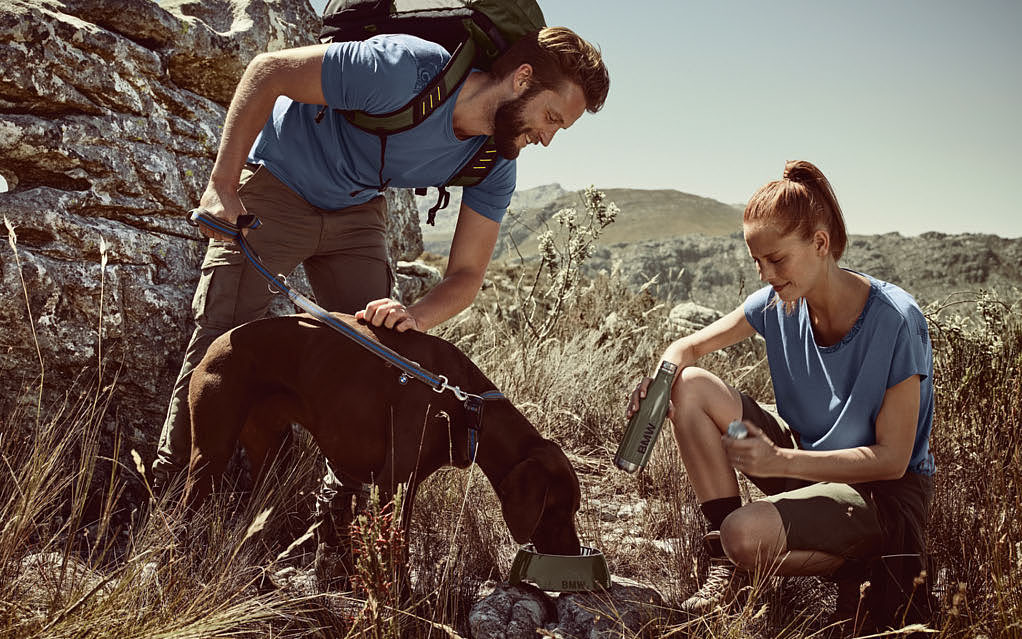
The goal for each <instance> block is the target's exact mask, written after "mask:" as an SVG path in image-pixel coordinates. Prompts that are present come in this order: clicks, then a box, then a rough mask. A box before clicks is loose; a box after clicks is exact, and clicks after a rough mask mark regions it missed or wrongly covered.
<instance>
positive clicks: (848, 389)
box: [745, 276, 934, 475]
mask: <svg viewBox="0 0 1022 639" xmlns="http://www.w3.org/2000/svg"><path fill="white" fill-rule="evenodd" d="M867 277H868V276H867ZM869 281H870V291H869V297H868V298H867V300H866V306H865V307H864V308H863V309H862V314H861V315H860V316H859V319H858V320H857V321H856V322H855V325H854V326H853V327H852V329H851V330H850V331H849V332H848V334H847V335H845V336H844V338H843V339H842V340H841V341H840V342H838V343H837V344H834V345H832V346H818V345H817V344H816V341H815V340H814V338H813V331H812V327H811V325H810V321H809V309H808V306H807V305H806V304H805V302H804V301H803V302H802V303H800V304H799V305H798V308H797V309H796V310H795V311H794V312H793V313H792V314H791V315H788V314H787V313H785V311H784V304H783V302H781V301H780V300H778V302H777V304H776V305H774V306H772V307H771V306H770V304H771V302H772V300H773V299H774V296H775V295H776V293H775V292H774V290H773V289H772V288H771V287H769V286H766V287H764V288H762V289H760V290H758V291H756V292H755V293H753V294H752V295H750V296H749V297H748V298H747V299H746V300H745V317H746V318H747V319H748V320H749V323H750V324H752V326H753V328H755V329H756V332H758V333H759V334H760V335H762V336H763V338H764V339H765V340H766V347H767V361H768V362H769V364H770V377H771V379H772V381H773V385H774V396H775V397H776V399H777V412H778V413H779V414H780V416H781V417H783V418H784V420H785V421H786V422H788V425H789V426H791V428H792V429H793V430H795V431H797V432H798V434H799V436H800V437H801V445H802V447H803V448H805V449H806V450H838V449H843V448H855V447H858V446H871V445H873V444H876V418H877V414H878V413H879V412H880V406H881V405H882V404H883V401H884V394H885V393H886V392H887V389H888V388H891V387H892V386H894V385H896V384H898V383H900V382H903V381H905V380H906V379H908V378H909V377H911V376H912V375H919V376H920V379H921V382H920V387H919V420H918V422H917V424H916V437H915V443H914V444H913V447H912V459H911V460H910V461H909V465H908V470H910V471H912V472H915V473H919V474H922V475H933V473H934V463H933V456H932V455H931V454H930V448H929V440H930V430H931V429H932V427H933V349H932V346H931V344H930V336H929V331H927V328H926V318H925V317H923V314H922V312H921V311H920V310H919V306H918V305H917V304H916V302H915V300H914V299H913V298H912V296H911V295H909V294H908V293H906V292H905V291H903V290H902V289H900V288H898V287H897V286H895V285H893V284H889V283H887V282H883V281H880V280H878V279H875V278H873V277H869Z"/></svg>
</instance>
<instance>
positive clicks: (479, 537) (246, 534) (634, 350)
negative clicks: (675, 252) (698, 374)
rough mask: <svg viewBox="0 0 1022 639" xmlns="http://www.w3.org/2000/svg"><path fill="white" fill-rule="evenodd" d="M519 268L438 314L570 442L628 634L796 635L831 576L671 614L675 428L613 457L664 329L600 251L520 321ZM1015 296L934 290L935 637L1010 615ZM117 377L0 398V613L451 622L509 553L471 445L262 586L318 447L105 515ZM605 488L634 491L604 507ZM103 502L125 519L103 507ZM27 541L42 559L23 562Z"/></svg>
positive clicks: (741, 360)
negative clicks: (186, 516) (196, 506)
mask: <svg viewBox="0 0 1022 639" xmlns="http://www.w3.org/2000/svg"><path fill="white" fill-rule="evenodd" d="M520 279H521V278H520V277H519V272H518V270H517V268H516V267H508V266H501V265H495V266H494V267H493V269H492V270H491V283H490V284H489V285H488V286H487V287H486V288H485V290H484V291H483V293H482V295H481V296H480V299H479V301H478V303H477V304H476V305H475V306H474V307H473V309H472V310H470V311H467V312H466V313H463V314H462V315H460V316H459V317H458V318H456V319H455V320H454V321H452V322H449V323H448V324H447V325H446V326H445V327H444V328H443V329H442V331H441V335H442V336H443V337H445V338H447V339H449V340H450V341H452V342H454V343H455V344H457V345H458V346H460V347H461V348H462V349H463V350H464V351H465V352H466V353H467V354H468V355H469V356H470V357H472V358H473V359H474V360H475V361H476V362H477V363H478V365H479V366H480V368H482V369H483V370H484V371H486V372H487V373H488V374H489V375H490V376H491V378H492V379H493V380H494V381H495V382H496V383H497V384H498V386H499V387H501V388H502V389H503V390H504V391H505V393H506V394H507V395H508V397H509V398H510V399H511V400H512V401H514V402H515V404H516V405H517V406H518V407H519V408H520V409H521V410H522V411H523V413H525V415H526V416H527V417H529V418H530V419H531V420H532V421H533V423H534V424H535V425H536V426H537V428H539V430H540V431H541V432H543V433H544V434H545V435H546V436H548V437H551V438H553V439H555V440H556V441H558V442H559V443H560V444H561V445H562V446H563V447H564V448H565V449H566V450H567V451H568V452H569V455H570V456H571V458H572V459H573V461H574V462H575V464H576V467H577V469H578V471H579V476H580V479H581V482H582V490H583V509H582V511H581V513H580V516H579V521H578V523H579V528H580V534H581V536H582V537H583V541H584V543H586V544H587V545H593V546H596V547H598V548H601V549H602V550H603V551H604V552H605V554H606V555H607V556H608V560H609V563H610V567H611V570H612V572H613V573H615V574H617V575H621V576H625V577H630V578H633V579H636V580H638V581H641V582H644V583H649V584H652V585H655V586H657V587H658V588H659V589H660V590H661V592H662V593H663V594H664V595H665V597H666V601H667V606H666V607H665V608H664V609H663V610H662V611H661V614H660V615H659V616H658V617H657V618H655V619H653V620H651V621H650V623H649V624H648V625H647V626H646V627H645V628H644V630H643V631H642V632H641V633H640V635H639V636H644V637H655V636H664V635H671V636H699V637H739V636H754V637H799V636H811V635H812V633H813V632H814V631H815V630H816V629H817V628H818V627H819V624H818V622H817V621H816V620H815V619H814V616H816V615H819V614H820V613H825V612H826V610H825V609H826V606H827V605H829V601H828V600H829V597H831V596H832V594H833V593H832V592H831V591H829V590H827V587H826V586H824V585H823V584H821V583H820V582H819V581H818V580H816V579H809V578H803V579H788V580H783V581H782V580H779V579H775V578H765V579H762V580H761V581H762V582H763V583H762V587H761V588H759V591H758V594H757V596H755V597H753V598H751V599H750V601H749V603H748V605H747V606H746V607H745V608H744V609H742V610H739V611H736V612H734V613H732V614H730V615H723V614H720V615H711V616H709V617H707V618H704V619H701V620H698V621H697V622H689V623H688V625H685V624H682V623H681V622H679V620H678V615H676V614H675V611H674V608H675V607H676V606H677V604H678V603H679V602H680V601H681V600H682V599H683V598H684V597H685V596H686V595H687V594H688V593H689V592H691V590H693V589H694V588H695V587H696V585H697V583H698V577H697V575H700V574H701V570H702V569H703V568H704V567H703V566H701V565H700V562H702V561H703V558H702V555H701V553H700V551H699V549H698V548H699V547H698V542H699V538H700V536H701V535H702V533H703V523H702V520H701V517H700V516H699V515H698V507H697V505H696V503H695V500H694V496H693V494H692V492H691V489H690V488H689V487H688V485H687V482H686V481H685V476H684V471H683V469H682V468H681V466H680V462H679V460H678V457H677V454H676V452H675V450H674V444H673V440H672V436H671V434H670V433H669V432H668V431H665V432H664V435H663V436H662V437H661V443H659V444H658V445H657V449H656V452H655V454H654V456H653V459H652V462H651V464H650V466H649V467H648V468H647V470H646V471H645V472H643V473H641V474H639V475H638V476H633V475H627V474H625V473H621V472H620V471H617V470H616V469H614V468H613V466H612V464H611V462H610V458H611V456H612V454H613V451H614V449H615V447H616V445H617V439H618V437H619V435H620V434H621V431H622V429H623V426H624V423H623V415H622V411H623V407H624V403H625V398H626V396H627V393H628V392H629V390H630V389H631V387H632V386H633V385H634V382H635V380H636V379H637V377H639V376H640V375H642V374H645V373H647V372H649V371H650V370H651V369H652V368H653V366H655V365H656V363H657V362H656V361H655V360H656V358H657V356H658V354H659V353H660V352H661V351H662V349H663V348H664V346H665V345H666V344H667V343H668V341H669V340H670V339H673V338H674V337H676V330H675V329H672V328H671V327H670V326H669V324H668V320H667V315H668V310H669V309H668V308H666V306H664V305H663V304H661V303H660V302H658V300H657V298H656V295H655V293H656V290H655V287H652V288H650V289H649V290H646V291H644V292H642V293H639V294H635V293H631V292H629V291H627V290H626V289H625V288H624V286H623V285H622V284H621V282H620V280H619V279H618V278H617V277H616V276H615V275H614V274H608V275H606V276H601V277H599V278H597V279H596V280H592V281H587V282H583V283H582V284H581V288H580V289H579V290H578V292H577V294H576V295H575V298H574V300H573V301H572V303H571V304H569V305H567V306H566V307H564V308H562V310H561V313H562V317H561V319H560V320H559V321H558V322H557V323H556V325H555V326H554V328H553V329H552V330H551V331H550V333H549V334H548V335H547V336H546V337H545V339H543V340H542V341H539V342H535V341H533V340H530V339H529V338H528V334H527V332H526V331H523V330H522V326H521V325H520V322H519V320H517V319H516V317H517V316H516V315H515V313H514V312H513V309H511V308H510V307H511V306H512V301H513V299H514V294H513V287H514V286H515V285H516V282H518V281H519V280H520ZM1020 303H1022V300H1019V299H1015V300H1011V301H1007V302H1006V301H1001V300H996V299H993V298H991V297H990V296H979V297H977V298H976V299H973V300H972V301H970V302H969V304H968V306H969V308H971V309H973V310H976V311H978V312H977V313H974V314H973V315H974V316H975V319H973V320H970V321H965V320H961V319H960V318H956V317H953V316H951V315H950V314H949V313H950V311H954V310H956V309H955V308H952V309H943V310H941V309H930V314H929V319H930V322H931V329H932V334H933V338H934V344H935V347H936V350H935V352H936V372H935V382H936V385H937V398H938V406H937V411H938V413H937V416H936V419H935V423H936V427H935V429H934V434H933V439H932V449H933V451H934V454H935V456H936V458H937V465H938V472H939V474H938V477H937V484H936V486H937V493H936V500H935V504H934V508H933V513H932V517H931V522H930V535H929V542H930V548H931V551H932V554H933V559H934V560H935V565H936V567H937V570H936V573H937V574H936V579H935V587H936V589H937V595H938V599H939V610H938V611H937V614H936V616H935V617H934V619H932V620H931V621H930V623H929V624H928V627H929V628H931V629H933V630H935V631H936V636H940V637H949V638H950V637H955V638H957V637H963V638H964V637H978V636H986V637H1014V636H1020V635H1022V625H1020V623H1022V557H1020V553H1022V541H1020V540H1022V530H1020V527H1022V524H1020V523H1019V518H1018V515H1017V513H1018V512H1019V508H1020V505H1022V503H1020V502H1022V496H1020V489H1022V479H1020V478H1022V471H1020V470H1019V468H1020V467H1022V466H1020V463H1022V459H1020V453H1019V437H1020V435H1019V429H1018V423H1019V418H1020V416H1022V410H1020V409H1022V399H1020V397H1022V393H1020V388H1022V384H1020V382H1022V308H1020ZM763 356H764V349H763V347H762V344H761V343H759V342H758V341H756V340H749V341H747V342H745V343H743V344H739V345H737V346H735V347H732V348H731V349H728V350H727V351H726V352H723V353H719V354H716V355H714V356H712V357H710V358H708V360H707V361H706V362H704V365H705V366H706V367H707V368H709V369H711V370H713V371H715V372H717V373H718V374H720V375H722V376H723V377H724V378H725V379H729V380H740V381H739V382H738V383H739V386H740V387H741V388H743V390H746V391H747V392H750V393H752V394H753V395H755V396H757V397H759V398H761V399H764V400H769V373H768V371H767V369H766V366H765V365H764V364H763V361H762V360H763ZM36 390H37V389H35V388H33V389H30V390H28V391H27V392H26V397H29V398H32V397H35V396H37V393H36ZM117 392H118V389H117V386H116V384H113V385H111V389H110V390H107V391H101V390H98V389H96V390H93V391H90V392H88V393H84V394H83V395H82V397H83V399H81V400H78V401H76V402H71V401H69V402H65V403H63V404H61V405H58V406H53V407H48V408H47V407H42V406H38V405H37V403H34V402H31V401H30V402H28V406H29V407H28V408H27V409H26V410H25V411H23V412H19V413H16V414H11V415H6V416H4V417H3V418H2V424H0V433H2V434H0V475H2V476H3V479H2V480H0V637H11V638H14V637H18V638H22V637H87V636H95V637H166V638H167V639H170V638H184V637H227V636H232V637H235V636H238V637H248V636H251V637H305V636H312V637H317V636H318V637H336V636H349V637H355V636H366V637H446V636H457V635H461V636H467V635H468V621H467V619H468V612H469V610H470V608H471V606H472V604H473V603H474V602H475V593H476V591H477V588H478V587H479V585H481V584H482V583H483V582H484V581H486V580H487V579H496V580H500V579H502V578H503V577H504V576H506V575H507V573H508V569H509V566H510V560H511V558H512V556H513V554H514V551H515V545H514V543H513V541H512V540H511V538H510V536H509V534H508V532H507V530H506V528H505V526H504V524H503V521H502V519H501V516H500V509H499V504H498V503H497V501H496V498H495V497H494V495H493V492H492V490H491V489H490V487H489V485H488V483H487V482H486V480H485V479H484V477H483V476H482V474H481V473H480V472H479V471H478V470H476V469H472V470H470V471H455V470H451V469H448V470H444V471H441V472H439V473H436V474H435V475H434V476H433V477H431V478H430V479H429V480H428V481H427V482H426V483H425V484H424V485H423V487H422V488H421V489H420V494H419V497H418V500H417V504H416V513H415V518H414V520H413V525H412V530H411V534H410V535H409V538H408V539H407V540H403V539H400V538H399V537H397V536H395V535H393V534H392V531H391V530H390V529H389V526H390V524H391V523H392V522H391V521H390V520H388V519H387V518H386V513H387V510H386V509H387V506H386V505H380V504H377V505H376V506H375V508H374V513H375V514H374V515H372V516H371V517H370V520H367V521H366V522H364V525H365V526H366V529H365V533H366V543H367V544H369V545H370V546H371V545H372V544H373V543H375V542H374V540H376V539H383V540H384V541H383V542H382V543H381V544H380V545H379V546H377V548H378V550H380V551H381V552H380V553H378V554H377V555H374V556H372V557H371V559H372V561H369V560H368V555H367V554H366V553H367V552H368V551H367V550H365V549H364V550H363V559H364V562H363V565H364V566H365V573H364V574H363V575H362V582H361V584H362V585H361V587H360V589H359V590H358V592H357V593H347V594H343V593H342V594H338V593H334V594H327V595H321V594H317V593H315V592H310V591H302V590H301V588H297V587H295V586H294V584H293V583H291V582H288V583H289V584H291V585H290V586H288V587H274V585H273V584H276V585H277V586H279V585H281V584H282V583H283V579H282V578H281V575H284V574H291V575H294V574H296V573H301V572H302V571H303V570H305V569H306V568H307V567H308V563H309V560H310V559H311V557H310V556H309V555H308V554H307V553H305V552H304V551H305V550H308V544H306V545H303V546H299V547H295V548H291V549H290V553H289V554H287V555H286V556H281V555H282V553H283V551H284V550H285V548H286V547H287V545H288V540H290V539H294V538H295V537H297V536H299V535H301V534H302V532H303V531H304V528H305V526H306V525H307V522H308V521H309V518H308V515H309V494H310V491H311V490H312V489H313V487H314V484H315V477H316V476H317V474H318V471H317V469H316V468H315V464H314V463H313V462H311V461H309V460H310V459H312V458H313V455H312V454H310V452H311V451H310V448H311V443H310V442H309V441H308V438H307V437H304V436H301V437H299V438H298V448H299V450H300V451H301V452H300V454H299V455H298V456H297V457H295V459H297V460H300V461H298V462H292V463H293V464H294V465H291V466H287V465H285V468H286V469H287V470H285V469H284V468H282V469H281V470H279V471H278V472H276V473H275V474H274V477H275V478H277V481H274V482H269V483H268V484H267V485H266V487H264V489H262V490H261V491H257V493H256V494H251V495H250V494H247V493H245V492H237V493H229V494H224V495H221V496H220V501H219V502H216V503H214V504H212V505H211V507H210V508H208V509H207V510H206V511H205V518H204V519H202V523H201V525H199V526H197V527H195V528H194V529H193V530H192V532H191V534H190V536H189V537H188V538H185V537H183V533H182V532H181V526H180V523H179V521H178V519H177V518H176V516H175V514H174V513H173V512H172V509H171V508H169V506H168V504H166V503H157V504H155V505H154V506H153V507H152V510H151V512H150V513H149V516H147V517H143V516H142V515H143V513H142V512H135V513H133V514H131V515H130V516H124V513H123V512H122V513H121V517H120V519H118V517H117V516H115V513H116V511H117V509H118V508H122V509H123V508H125V506H124V504H123V501H124V500H123V499H121V496H122V493H123V490H124V486H125V483H126V481H127V480H128V479H129V478H132V480H133V481H134V480H137V474H138V473H139V472H140V467H136V465H135V463H134V462H133V461H131V460H132V459H133V457H132V455H131V454H130V452H129V451H120V450H116V449H115V450H99V449H98V441H99V424H100V422H101V420H102V418H103V415H104V411H103V408H104V406H105V405H106V402H107V400H109V398H110V396H111V394H114V393H117ZM37 415H39V417H38V418H37ZM37 421H38V425H37ZM117 460H119V461H117ZM125 460H128V461H125ZM623 506H633V507H634V506H640V507H641V508H638V509H633V510H632V511H631V513H630V514H629V515H627V516H618V515H615V514H614V513H615V512H617V513H620V512H621V508H622V507H623ZM267 511H269V515H268V516H265V517H263V515H264V513H266V512H267ZM211 513H215V514H211ZM608 513H609V514H608ZM122 520H127V521H130V522H131V523H130V525H128V526H126V527H124V526H122V527H118V526H116V525H114V524H113V523H112V522H115V521H122ZM260 521H262V522H263V523H259V522H260ZM406 545H407V550H408V552H409V554H410V556H411V566H412V568H411V572H410V575H409V577H410V580H411V583H410V585H407V586H406V587H402V586H401V584H400V583H399V579H400V575H399V574H398V573H397V572H396V571H395V569H394V563H395V562H394V557H396V556H397V555H399V554H400V552H399V551H401V550H404V548H405V546H406ZM367 547H368V546H367ZM30 557H35V558H37V559H39V558H46V557H49V560H48V561H46V562H43V563H42V564H38V565H41V566H43V567H41V568H40V567H38V565H37V567H35V568H33V567H31V566H30V565H29V563H28V562H27V559H28V558H30Z"/></svg>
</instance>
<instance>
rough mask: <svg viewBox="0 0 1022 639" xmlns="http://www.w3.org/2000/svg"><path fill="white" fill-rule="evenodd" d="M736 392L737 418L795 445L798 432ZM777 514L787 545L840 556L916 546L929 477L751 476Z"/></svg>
mask: <svg viewBox="0 0 1022 639" xmlns="http://www.w3.org/2000/svg"><path fill="white" fill-rule="evenodd" d="M741 396H742V419H743V420H746V421H748V422H750V423H752V424H755V425H756V426H757V427H759V428H760V430H762V431H763V432H764V433H765V434H766V435H767V437H769V438H770V439H771V440H772V441H773V442H774V444H776V445H777V446H780V447H782V448H801V446H800V442H799V436H798V433H796V432H795V431H793V430H792V429H791V427H789V426H788V424H786V423H785V422H784V420H783V419H781V417H780V416H779V415H778V414H777V413H776V412H774V411H772V410H771V409H770V407H768V406H761V405H760V404H758V403H757V402H756V401H755V400H753V399H752V398H750V397H749V396H747V395H745V394H744V393H742V394H741ZM747 477H748V478H749V481H751V482H752V483H753V484H755V485H756V487H757V488H759V489H760V490H761V491H763V492H764V493H765V494H766V495H767V496H766V497H765V498H764V501H768V502H770V503H772V504H773V505H774V506H775V507H776V508H777V511H778V512H779V513H780V515H781V521H782V522H783V524H784V529H785V531H786V533H787V547H788V550H818V551H823V552H826V553H830V554H832V555H837V556H840V557H844V558H845V559H858V560H869V559H872V558H875V557H879V556H880V555H882V554H889V553H901V552H922V551H923V549H924V546H925V531H926V519H927V516H928V515H929V510H930V503H931V502H932V499H933V478H932V477H928V476H925V475H920V474H917V473H913V472H906V473H905V474H904V475H903V476H902V477H901V478H900V479H894V480H889V481H874V482H864V483H861V484H842V483H838V482H811V481H806V480H803V479H793V478H790V477H753V476H751V475H747Z"/></svg>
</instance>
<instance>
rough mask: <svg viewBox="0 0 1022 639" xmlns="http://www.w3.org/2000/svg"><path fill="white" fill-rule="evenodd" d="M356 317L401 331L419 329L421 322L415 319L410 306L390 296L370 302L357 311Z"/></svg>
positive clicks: (375, 324) (368, 322) (374, 324)
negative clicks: (409, 309) (363, 308)
mask: <svg viewBox="0 0 1022 639" xmlns="http://www.w3.org/2000/svg"><path fill="white" fill-rule="evenodd" d="M355 319H357V320H361V321H364V322H366V323H367V324H372V325H373V326H384V327H386V328H391V329H394V330H396V331H397V332H399V333H404V332H405V331H407V330H408V329H412V330H415V331H417V330H419V323H418V322H416V321H415V317H414V316H412V314H411V313H410V312H409V311H408V308H407V307H405V305H404V304H402V303H401V302H399V301H397V300H393V299H390V298H389V297H387V298H384V299H382V300H373V301H372V302H369V303H368V304H366V307H365V310H361V311H359V312H357V313H355Z"/></svg>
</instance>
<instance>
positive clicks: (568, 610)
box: [547, 577, 664, 639]
mask: <svg viewBox="0 0 1022 639" xmlns="http://www.w3.org/2000/svg"><path fill="white" fill-rule="evenodd" d="M611 582H612V583H611V586H610V590H609V591H607V592H604V593H595V592H587V593H565V594H562V595H561V596H560V597H558V598H557V616H558V621H557V625H556V627H555V628H547V629H548V630H551V631H552V632H554V633H555V634H557V635H558V636H563V637H578V638H583V637H584V638H586V639H611V638H617V637H629V636H634V635H637V634H638V633H639V631H640V630H641V629H642V628H643V626H645V625H646V623H647V622H648V621H649V620H650V619H652V618H654V617H655V616H656V615H657V611H658V609H660V608H662V607H663V605H664V598H663V595H661V594H660V593H659V592H658V591H657V590H656V589H655V588H653V587H651V586H645V585H642V584H640V583H638V582H635V581H632V580H631V579H625V578H624V577H612V578H611Z"/></svg>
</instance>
